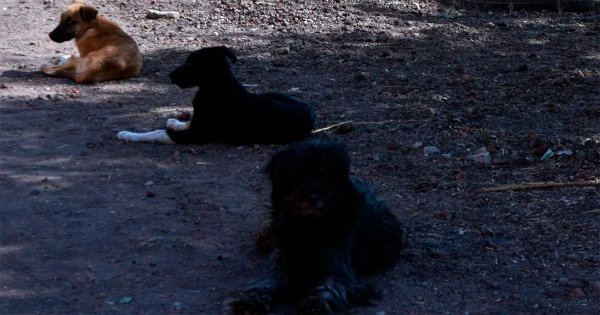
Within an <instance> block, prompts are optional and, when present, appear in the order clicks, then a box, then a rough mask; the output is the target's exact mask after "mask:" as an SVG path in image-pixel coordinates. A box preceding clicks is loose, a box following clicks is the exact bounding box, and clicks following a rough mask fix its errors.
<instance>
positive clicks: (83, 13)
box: [49, 1, 98, 43]
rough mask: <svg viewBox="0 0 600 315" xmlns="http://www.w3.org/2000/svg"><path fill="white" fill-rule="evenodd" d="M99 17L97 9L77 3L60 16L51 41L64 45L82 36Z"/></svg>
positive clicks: (51, 34) (51, 35) (51, 33)
mask: <svg viewBox="0 0 600 315" xmlns="http://www.w3.org/2000/svg"><path fill="white" fill-rule="evenodd" d="M97 15H98V10H96V8H94V7H91V6H89V5H86V4H85V3H82V2H79V1H75V2H74V3H73V4H71V5H70V6H69V7H68V8H67V10H66V11H65V12H63V13H62V15H61V16H60V22H59V24H58V26H57V27H56V28H55V29H54V30H53V31H52V32H50V34H49V36H50V39H52V40H53V41H55V42H57V43H62V42H66V41H68V40H71V39H73V38H77V37H79V36H81V34H83V32H84V31H85V30H87V29H88V28H89V25H90V23H91V22H92V21H93V20H95V19H96V16H97Z"/></svg>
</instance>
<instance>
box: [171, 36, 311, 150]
mask: <svg viewBox="0 0 600 315" xmlns="http://www.w3.org/2000/svg"><path fill="white" fill-rule="evenodd" d="M228 60H230V61H231V62H232V63H235V62H236V60H237V58H236V57H235V56H234V54H233V52H232V51H231V50H230V49H229V48H227V47H209V48H203V49H200V50H198V51H195V52H193V53H192V54H191V55H190V56H189V57H188V58H187V60H186V61H185V63H184V64H183V65H182V66H180V67H179V68H177V69H175V70H174V71H173V72H172V73H171V81H172V82H173V83H175V84H177V86H179V87H180V88H191V87H194V86H197V87H198V93H196V97H195V98H194V101H193V104H194V113H193V116H192V120H191V125H190V128H189V129H187V130H180V131H176V130H167V134H168V135H169V137H170V138H171V139H172V140H173V141H175V142H177V143H183V144H189V143H199V144H202V143H206V142H226V143H233V144H249V143H289V142H293V141H297V140H300V139H302V138H304V137H306V136H308V135H310V133H311V131H312V129H313V128H314V124H315V112H314V109H313V107H312V106H311V105H309V104H308V103H305V102H303V101H301V100H299V99H297V98H294V97H292V96H289V95H285V94H278V93H265V94H252V93H249V92H248V91H247V90H246V89H245V88H244V87H243V86H242V85H241V84H240V83H239V82H238V81H237V80H236V79H235V77H234V76H233V74H232V73H231V70H230V67H229V62H228Z"/></svg>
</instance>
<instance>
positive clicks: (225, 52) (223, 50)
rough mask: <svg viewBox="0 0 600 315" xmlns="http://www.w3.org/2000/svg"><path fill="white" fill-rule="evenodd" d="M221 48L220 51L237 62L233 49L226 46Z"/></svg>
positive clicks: (232, 61)
mask: <svg viewBox="0 0 600 315" xmlns="http://www.w3.org/2000/svg"><path fill="white" fill-rule="evenodd" d="M219 50H220V53H222V54H223V56H225V57H227V58H229V60H230V61H231V63H236V61H237V57H236V56H235V55H234V54H233V51H231V49H229V48H227V47H225V46H221V47H219Z"/></svg>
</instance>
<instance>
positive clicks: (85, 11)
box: [79, 5, 98, 22]
mask: <svg viewBox="0 0 600 315" xmlns="http://www.w3.org/2000/svg"><path fill="white" fill-rule="evenodd" d="M79 14H81V19H83V20H84V21H86V22H89V21H91V20H93V19H95V18H96V15H98V10H96V8H94V7H89V6H87V5H84V6H82V7H81V9H79Z"/></svg>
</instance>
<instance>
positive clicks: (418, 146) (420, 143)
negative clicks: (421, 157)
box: [412, 141, 423, 149]
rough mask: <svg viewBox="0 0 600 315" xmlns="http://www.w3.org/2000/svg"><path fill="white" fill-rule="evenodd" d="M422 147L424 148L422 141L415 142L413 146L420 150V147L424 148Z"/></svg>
mask: <svg viewBox="0 0 600 315" xmlns="http://www.w3.org/2000/svg"><path fill="white" fill-rule="evenodd" d="M422 146H423V142H421V141H417V142H415V143H414V144H413V146H412V147H413V148H415V149H418V148H420V147H422Z"/></svg>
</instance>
